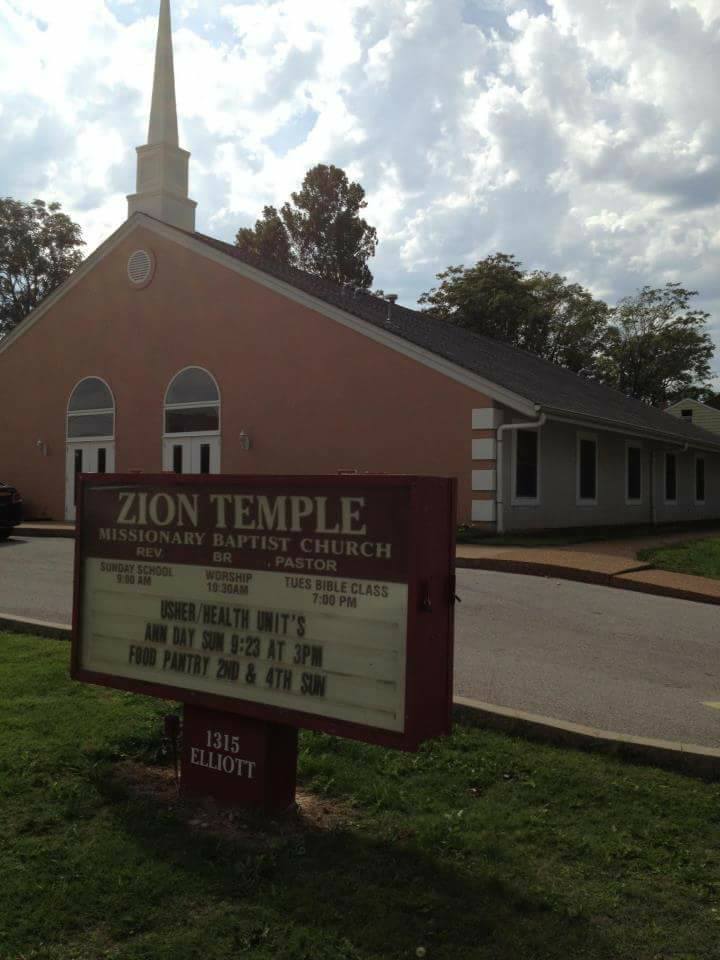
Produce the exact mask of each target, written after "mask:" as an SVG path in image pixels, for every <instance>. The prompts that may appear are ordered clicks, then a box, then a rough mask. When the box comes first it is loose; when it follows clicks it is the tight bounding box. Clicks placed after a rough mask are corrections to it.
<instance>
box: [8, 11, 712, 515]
mask: <svg viewBox="0 0 720 960" xmlns="http://www.w3.org/2000/svg"><path fill="white" fill-rule="evenodd" d="M322 159H324V158H318V160H322ZM189 160H190V154H189V153H187V152H186V151H185V150H183V149H181V147H180V145H179V141H178V126H177V111H176V105H175V79H174V68H173V51H172V31H171V23H170V3H169V0H162V3H161V9H160V25H159V33H158V42H157V53H156V64H155V77H154V89H153V98H152V113H151V118H150V129H149V136H148V143H147V144H146V145H145V146H143V147H140V148H139V150H138V171H137V190H136V192H135V193H134V194H133V195H131V196H130V197H129V198H128V200H129V216H128V219H127V221H126V222H125V223H124V224H123V225H122V226H121V227H120V228H119V229H118V230H117V231H116V232H115V233H114V234H113V235H112V236H110V237H109V238H108V239H107V240H106V241H105V243H103V245H102V246H101V247H100V248H99V249H97V250H96V251H95V252H94V253H93V254H92V255H91V256H90V257H89V258H88V259H87V260H86V261H85V263H84V264H83V265H82V266H81V267H80V269H78V270H77V271H76V272H75V274H74V275H73V276H72V277H71V278H70V279H69V280H68V281H67V282H66V283H65V284H64V285H63V286H62V287H60V288H59V289H58V290H57V291H56V292H55V293H54V294H53V295H52V296H50V297H48V298H47V300H46V301H45V302H44V303H43V304H42V305H41V306H40V307H38V308H37V309H36V310H35V311H34V312H33V313H32V314H30V316H29V317H28V318H27V319H26V320H25V321H24V322H23V323H22V324H20V326H19V327H17V328H16V329H15V330H14V331H13V333H12V334H10V335H9V336H8V337H6V338H5V339H4V340H3V341H2V342H0V480H3V481H6V482H9V483H12V484H14V485H15V486H17V487H18V488H19V489H20V491H21V492H22V494H23V496H24V498H25V501H26V504H27V507H28V513H29V514H30V515H33V516H35V517H41V516H43V517H49V518H52V519H56V520H62V519H66V520H73V519H74V517H75V476H76V474H77V473H78V472H86V473H88V472H89V473H93V472H98V473H104V472H119V473H127V472H130V471H143V472H153V473H156V472H160V471H163V470H164V471H171V472H175V473H195V474H203V473H205V474H207V473H220V472H222V473H228V474H244V473H245V474H334V473H337V472H339V471H357V472H358V473H387V474H395V473H402V474H435V475H442V476H448V475H449V476H455V477H457V478H458V493H459V497H458V520H459V521H460V522H463V523H470V522H474V523H476V524H479V525H482V526H483V527H484V528H486V529H487V530H488V531H493V530H496V529H497V530H501V531H503V530H511V529H516V530H517V529H539V528H549V527H572V526H589V525H595V524H602V525H605V524H621V523H646V522H653V521H657V522H671V521H679V520H696V519H705V518H711V517H717V516H720V436H719V435H717V434H711V433H708V432H706V431H704V430H702V429H700V428H699V427H697V426H694V425H693V424H692V423H691V422H686V421H682V420H678V419H677V418H675V417H672V416H670V415H668V414H666V413H663V412H661V411H659V410H655V409H652V408H650V407H647V406H645V405H644V404H641V403H639V402H637V401H634V400H631V399H628V398H626V397H624V396H623V395H621V394H620V393H617V392H615V391H613V390H610V389H607V388H605V387H602V386H600V385H598V384H595V383H591V382H589V381H586V380H584V379H582V378H580V377H578V376H576V375H574V374H572V373H570V372H568V371H566V370H563V369H561V368H559V367H555V366H554V365H552V364H550V363H547V362H545V361H543V360H541V359H539V358H537V357H535V356H532V355H530V354H527V353H524V352H522V351H519V350H515V349H513V348H511V347H508V346H505V345H503V344H501V343H498V342H496V341H493V340H490V339H486V338H483V337H479V336H476V335H473V334H471V333H469V332H467V331H464V330H461V329H458V328H456V327H452V326H450V325H448V324H445V323H443V322H441V321H438V320H434V319H432V318H430V317H428V316H426V315H424V314H422V313H420V312H417V311H414V310H409V309H406V308H404V307H401V306H399V305H394V304H391V303H389V302H387V301H385V300H383V299H381V298H378V297H374V296H371V295H369V294H367V293H359V292H357V291H354V290H352V289H349V288H346V287H340V286H337V285H336V284H333V283H330V282H328V281H325V280H322V279H320V278H318V277H315V276H311V275H309V274H306V273H303V272H301V271H298V270H295V269H292V268H289V267H283V266H280V265H278V264H276V263H273V262H264V261H261V260H256V259H252V258H251V257H249V256H246V255H241V254H240V252H239V251H238V250H237V249H236V248H235V247H234V246H232V245H229V244H227V243H223V242H221V241H218V240H214V239H212V238H210V237H207V236H204V235H202V234H200V233H197V232H196V230H195V203H194V202H193V201H192V200H191V199H190V197H189V185H188V183H189V181H188V174H189Z"/></svg>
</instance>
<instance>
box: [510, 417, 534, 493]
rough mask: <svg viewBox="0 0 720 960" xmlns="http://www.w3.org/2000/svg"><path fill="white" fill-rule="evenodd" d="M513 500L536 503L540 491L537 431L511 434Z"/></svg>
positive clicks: (519, 431) (520, 431)
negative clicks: (512, 442)
mask: <svg viewBox="0 0 720 960" xmlns="http://www.w3.org/2000/svg"><path fill="white" fill-rule="evenodd" d="M513 437H514V444H513V455H514V457H513V459H514V470H513V473H514V476H515V484H514V499H515V500H518V501H535V502H537V500H538V497H539V491H540V482H539V480H540V477H539V465H540V456H539V454H540V437H539V434H538V432H537V430H516V431H514V434H513Z"/></svg>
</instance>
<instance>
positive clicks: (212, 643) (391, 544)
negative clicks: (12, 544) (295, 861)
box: [72, 475, 455, 807]
mask: <svg viewBox="0 0 720 960" xmlns="http://www.w3.org/2000/svg"><path fill="white" fill-rule="evenodd" d="M454 511H455V483H454V481H451V480H446V479H437V478H414V477H367V476H356V475H352V476H338V477H266V476H261V477H189V476H183V477H180V476H175V475H162V476H138V475H129V476H96V475H93V476H85V477H82V478H81V481H80V484H79V491H78V534H77V543H76V550H77V556H76V581H75V610H74V624H73V653H72V675H73V677H74V678H75V679H78V680H82V681H86V682H89V683H97V684H102V685H106V686H112V687H117V688H120V689H123V690H131V691H134V692H137V693H143V694H148V695H151V696H156V697H163V698H166V699H171V700H179V701H181V702H183V703H184V704H185V705H186V707H185V724H184V728H185V729H184V736H183V745H184V746H183V750H184V753H183V780H184V781H185V780H187V783H188V784H190V785H192V784H193V783H196V785H197V790H195V791H194V792H203V790H204V789H205V784H206V782H207V778H208V777H209V778H210V780H211V782H213V783H214V792H215V793H217V794H223V793H225V794H226V795H227V796H226V799H228V800H231V799H232V796H233V795H235V794H236V793H237V785H239V784H241V783H244V784H245V787H244V789H245V791H246V792H247V791H248V790H249V791H250V792H251V793H252V795H253V797H255V801H253V802H254V803H255V805H259V806H266V807H267V806H273V800H272V797H270V799H268V797H267V796H265V795H264V793H263V790H264V789H265V788H266V787H267V783H266V780H267V775H268V774H267V771H265V772H263V768H265V767H267V769H268V770H270V769H271V768H272V767H273V759H272V756H271V754H272V753H273V750H274V749H275V752H277V753H278V754H280V755H283V756H285V757H286V760H287V762H286V764H285V767H287V766H288V764H291V765H292V764H294V757H295V756H296V750H297V736H296V729H297V728H299V727H305V728H309V729H313V730H320V731H324V732H327V733H332V734H336V735H339V736H344V737H350V738H354V739H359V740H364V741H367V742H370V743H378V744H383V745H385V746H390V747H398V748H401V749H416V748H417V746H418V745H419V744H420V743H422V742H423V741H424V740H426V739H428V738H430V737H435V736H439V735H442V734H445V733H447V732H448V731H449V729H450V710H451V704H452V601H453V598H454V577H453V570H454V556H453V554H454V536H453V530H454V518H455V513H454ZM289 728H290V733H288V729H289ZM293 728H294V729H293ZM248 744H254V745H255V746H254V748H253V750H250V752H248V749H249V747H248V748H247V749H246V747H247V745H248ZM277 769H278V768H277V764H276V765H275V773H276V774H277ZM293 769H294V766H293ZM213 773H214V774H216V776H215V777H214V778H213V776H212V774H213ZM221 779H223V783H222V784H221V782H220V781H221ZM280 779H283V778H282V777H281V778H280ZM285 779H286V780H287V777H286V778H285ZM290 779H292V778H290ZM229 781H231V782H232V783H231V785H230V786H228V782H229ZM232 784H235V785H236V786H233V785H232ZM285 790H286V792H287V791H288V790H290V792H291V793H292V794H293V795H294V780H293V783H292V784H291V786H287V785H286V788H285ZM270 792H271V793H272V790H271V791H270ZM278 802H279V801H278Z"/></svg>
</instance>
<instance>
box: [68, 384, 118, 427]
mask: <svg viewBox="0 0 720 960" xmlns="http://www.w3.org/2000/svg"><path fill="white" fill-rule="evenodd" d="M67 436H68V440H112V439H113V437H114V436H115V401H114V399H113V395H112V393H111V392H110V387H108V385H107V384H106V383H105V381H104V380H100V379H99V377H87V379H85V380H81V381H80V383H79V384H78V385H77V386H76V387H75V389H74V390H73V392H72V395H71V396H70V403H69V404H68V415H67Z"/></svg>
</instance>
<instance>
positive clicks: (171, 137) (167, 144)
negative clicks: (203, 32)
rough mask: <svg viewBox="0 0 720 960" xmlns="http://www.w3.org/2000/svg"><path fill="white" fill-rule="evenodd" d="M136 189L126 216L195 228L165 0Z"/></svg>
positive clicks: (162, 0)
mask: <svg viewBox="0 0 720 960" xmlns="http://www.w3.org/2000/svg"><path fill="white" fill-rule="evenodd" d="M137 154H138V167H137V193H134V194H132V195H131V196H129V197H128V216H132V215H133V214H134V213H148V214H150V216H152V217H155V218H156V219H157V220H162V221H163V222H164V223H169V224H170V225H171V226H173V227H179V228H180V229H181V230H190V231H194V230H195V208H196V206H197V204H196V203H195V202H194V201H193V200H190V199H189V196H188V171H189V163H190V154H189V153H188V152H187V150H181V149H180V146H179V141H178V125H177V106H176V102H175V67H174V63H173V46H172V22H171V18H170V0H161V3H160V23H159V26H158V37H157V46H156V50H155V78H154V81H153V95H152V108H151V111H150V129H149V132H148V142H147V144H146V145H145V146H144V147H138V148H137Z"/></svg>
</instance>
